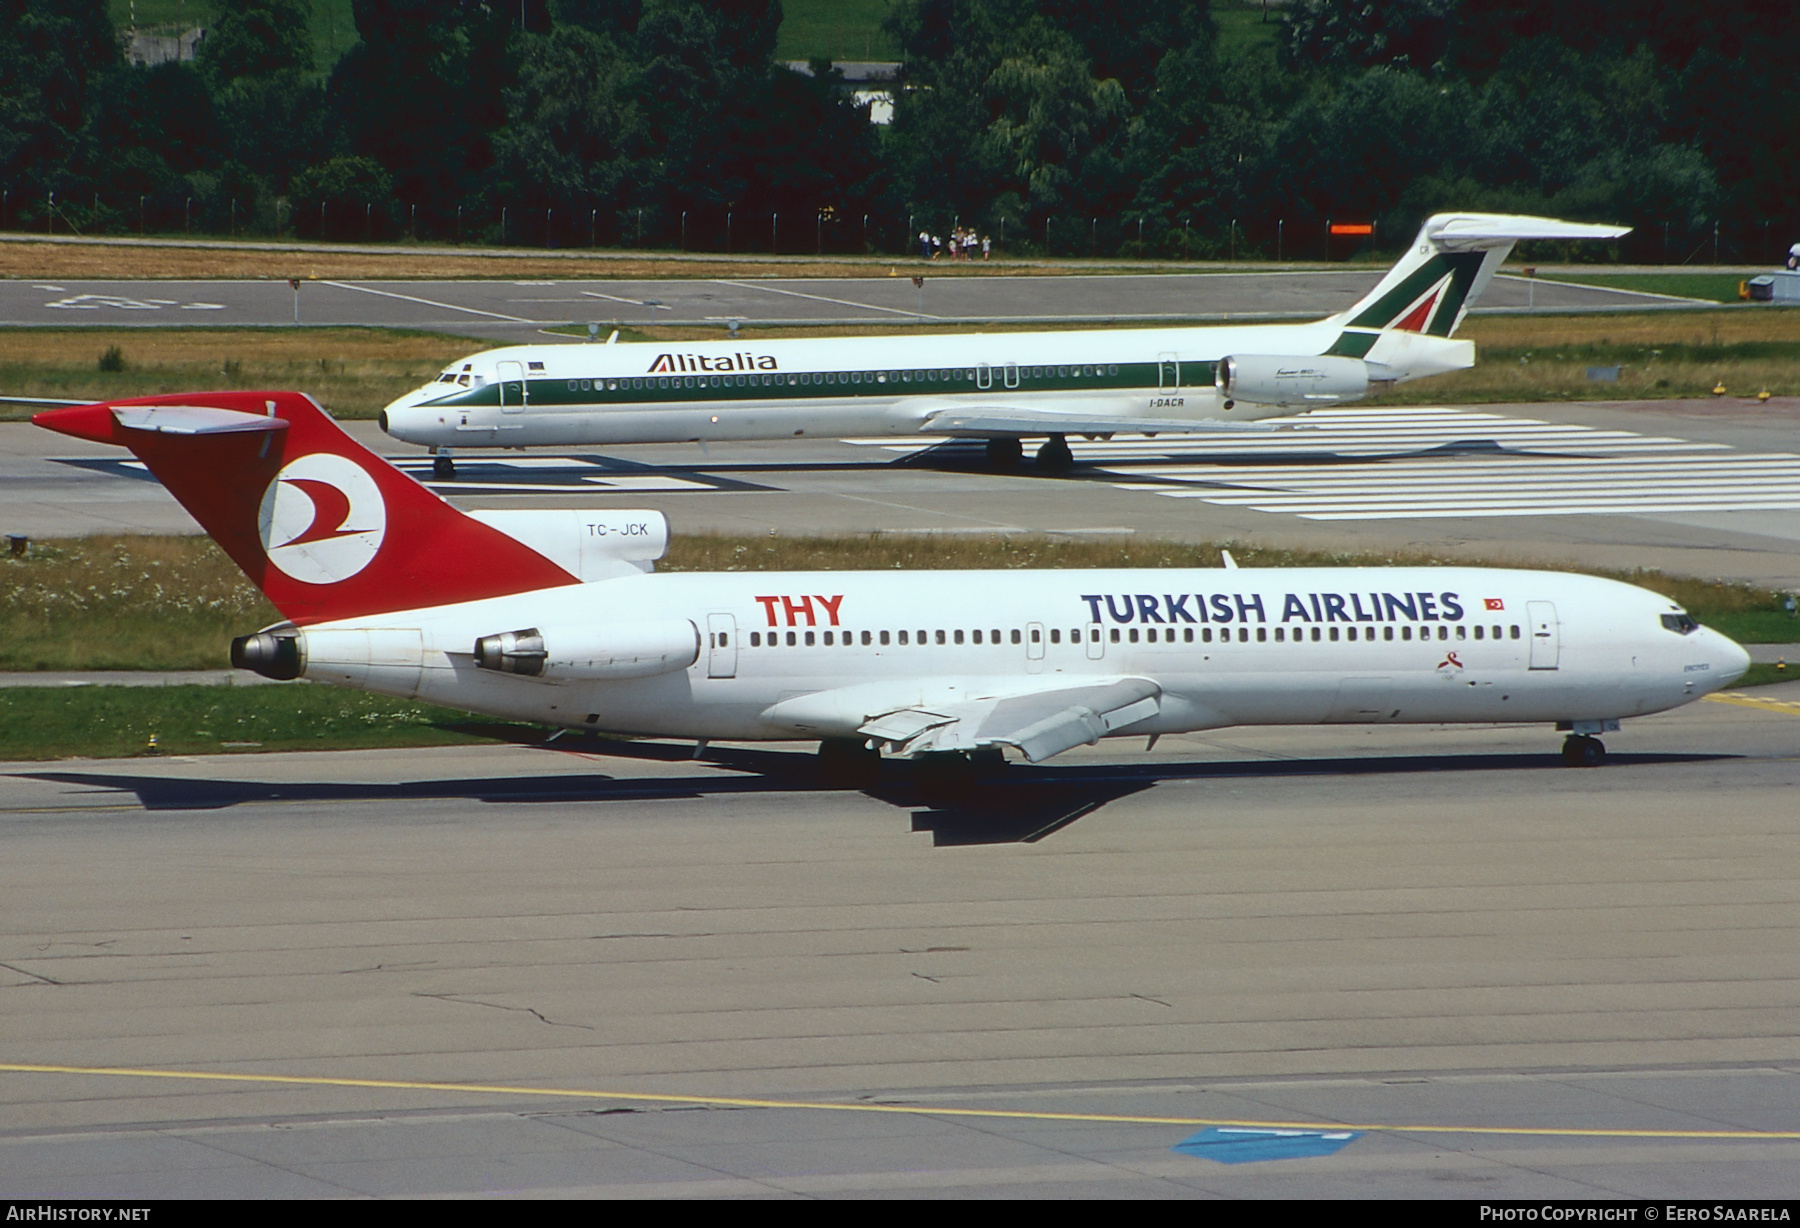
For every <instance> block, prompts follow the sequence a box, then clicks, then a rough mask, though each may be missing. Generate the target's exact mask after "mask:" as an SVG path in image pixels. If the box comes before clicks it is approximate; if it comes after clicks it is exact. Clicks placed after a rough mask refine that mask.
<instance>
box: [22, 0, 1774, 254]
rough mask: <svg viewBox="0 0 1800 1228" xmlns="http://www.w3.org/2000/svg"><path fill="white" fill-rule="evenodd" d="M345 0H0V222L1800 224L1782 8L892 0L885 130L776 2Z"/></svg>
mask: <svg viewBox="0 0 1800 1228" xmlns="http://www.w3.org/2000/svg"><path fill="white" fill-rule="evenodd" d="M353 9H354V14H355V21H356V27H357V33H358V35H359V41H358V42H357V43H356V44H355V46H354V47H353V49H352V50H351V51H350V52H348V53H347V54H345V55H344V56H343V57H342V58H341V59H339V60H338V61H337V62H336V63H335V64H329V65H327V64H317V63H314V61H313V55H314V51H313V43H312V40H311V34H310V30H309V21H310V19H311V4H310V3H309V0H217V2H216V4H215V13H214V16H213V20H212V23H211V25H210V27H209V29H208V31H207V35H206V38H205V40H204V41H203V42H202V44H201V50H200V53H199V56H198V58H197V59H196V60H195V61H194V62H192V63H187V64H165V65H160V66H157V67H154V68H144V67H139V66H134V65H131V64H128V63H127V62H126V60H125V58H124V56H123V54H122V51H121V47H120V43H119V40H118V37H117V34H116V32H115V31H114V29H113V28H112V26H111V25H110V23H109V22H108V20H107V12H106V5H105V3H104V0H0V190H3V191H4V193H5V196H4V210H3V216H0V225H6V226H11V227H21V228H36V227H42V228H45V229H49V230H58V229H61V230H81V231H89V230H134V229H137V228H138V227H140V226H142V227H144V228H146V229H155V230H165V231H166V230H171V229H178V228H181V227H192V228H195V229H205V230H210V231H223V230H225V229H226V228H228V227H235V228H237V229H239V230H244V229H256V230H260V231H284V232H294V233H298V234H300V235H303V236H309V237H310V236H326V237H334V238H346V237H357V238H360V237H363V236H365V235H367V236H369V237H372V238H394V237H398V236H400V235H403V234H408V233H416V234H417V235H418V236H419V237H421V238H428V239H439V240H441V239H447V238H452V237H460V238H463V239H469V240H478V239H485V240H490V241H491V240H496V239H498V238H500V236H501V233H502V227H504V233H505V238H506V239H507V241H509V242H528V243H543V244H559V245H566V244H586V243H590V242H591V243H599V244H606V245H617V244H635V243H639V242H642V243H645V244H656V245H670V244H673V243H675V242H679V241H683V240H684V239H685V240H686V241H687V242H688V243H689V244H690V245H691V246H697V247H713V248H719V247H723V246H725V245H727V243H729V244H730V245H731V246H733V247H735V248H738V249H743V250H750V249H756V250H768V249H770V248H771V247H779V248H780V249H781V250H788V251H795V250H807V249H810V248H811V247H813V246H814V245H819V246H825V247H829V248H832V249H835V250H858V249H860V248H861V247H862V245H863V244H864V242H865V234H866V241H867V242H869V243H870V244H871V245H872V246H875V247H879V248H884V249H894V248H898V247H901V246H903V245H904V244H906V243H908V242H909V241H910V237H911V236H912V235H914V234H916V232H917V230H918V229H921V228H923V229H930V230H934V231H938V232H941V231H942V230H944V229H945V228H947V227H949V226H951V225H952V224H955V223H958V222H960V223H962V224H964V225H968V226H973V227H976V228H977V229H980V230H982V231H984V232H986V233H989V234H992V235H994V236H995V237H997V238H998V237H1000V236H1001V235H1002V234H1004V236H1005V238H1006V240H1007V245H1008V246H1009V247H1012V248H1014V249H1019V248H1032V249H1040V250H1041V249H1043V248H1045V247H1048V248H1049V249H1050V250H1052V251H1056V252H1059V253H1086V252H1088V251H1102V252H1113V251H1125V252H1137V251H1144V252H1167V253H1177V254H1181V253H1185V254H1207V253H1218V252H1223V251H1226V250H1238V251H1245V250H1260V251H1264V252H1269V253H1271V254H1272V253H1273V250H1274V246H1275V243H1276V242H1277V241H1278V240H1277V235H1278V234H1280V235H1291V236H1294V237H1295V241H1294V242H1292V243H1289V244H1288V246H1287V247H1286V248H1285V250H1284V254H1289V255H1318V254H1323V252H1324V250H1325V249H1324V248H1322V247H1321V246H1319V244H1318V243H1317V242H1316V241H1315V239H1314V238H1311V237H1305V236H1318V235H1319V234H1321V233H1322V228H1323V225H1324V223H1325V221H1326V220H1327V219H1354V220H1360V221H1375V222H1377V224H1378V227H1379V229H1380V232H1381V233H1383V234H1385V235H1389V236H1394V237H1398V236H1399V235H1400V234H1401V233H1403V232H1404V231H1406V230H1408V229H1410V228H1411V227H1412V226H1413V225H1416V224H1417V222H1418V220H1419V219H1420V218H1421V217H1422V216H1423V215H1425V214H1426V213H1428V212H1430V211H1432V210H1435V209H1441V208H1457V207H1462V208H1469V207H1479V208H1493V209H1508V210H1517V211H1533V212H1547V213H1554V214H1559V215H1564V216H1570V217H1578V218H1595V219H1607V220H1619V221H1624V222H1627V223H1631V224H1634V225H1637V226H1639V227H1640V228H1641V229H1642V232H1643V234H1642V235H1641V236H1639V237H1637V238H1634V240H1633V241H1632V242H1631V243H1630V244H1628V245H1627V254H1634V255H1636V256H1638V257H1639V258H1650V259H1655V258H1658V257H1659V256H1660V255H1663V254H1666V255H1668V256H1670V257H1671V258H1676V259H1679V258H1681V257H1682V256H1684V255H1686V254H1688V252H1689V251H1690V250H1691V249H1692V246H1693V243H1694V240H1695V237H1696V236H1700V235H1705V234H1708V233H1710V231H1711V228H1712V227H1713V226H1715V225H1717V226H1720V227H1722V228H1723V229H1724V231H1725V232H1726V233H1727V234H1728V235H1729V236H1731V239H1730V242H1732V243H1735V244H1736V250H1737V251H1739V253H1740V254H1741V255H1744V256H1748V255H1749V254H1750V251H1749V249H1750V247H1751V246H1753V244H1752V237H1753V236H1754V235H1756V234H1758V233H1759V232H1760V231H1759V228H1760V227H1762V226H1764V225H1765V224H1768V225H1773V226H1774V227H1775V228H1776V229H1775V232H1774V237H1775V238H1781V237H1782V236H1783V235H1785V233H1786V230H1787V228H1788V227H1790V226H1795V225H1800V208H1797V207H1796V206H1795V205H1794V204H1792V203H1790V202H1792V201H1793V200H1794V199H1795V192H1794V189H1795V188H1796V187H1797V186H1800V184H1796V183H1795V180H1796V178H1797V177H1800V169H1796V168H1795V167H1794V165H1793V159H1791V158H1790V157H1789V156H1788V150H1787V144H1788V134H1789V133H1791V132H1793V131H1796V130H1797V126H1800V85H1796V84H1795V83H1794V81H1793V79H1792V74H1791V73H1788V72H1786V71H1785V70H1784V69H1783V67H1782V61H1781V57H1780V56H1779V54H1770V51H1771V50H1772V49H1781V48H1785V47H1787V46H1790V45H1793V43H1794V41H1795V37H1796V35H1800V6H1794V5H1792V4H1791V3H1787V2H1777V0H1740V3H1738V4H1735V5H1730V6H1718V5H1708V4H1704V3H1701V2H1700V0H1561V2H1558V3H1551V2H1550V0H1392V2H1390V3H1382V4H1370V3H1368V2H1367V0H1295V2H1294V3H1293V4H1291V5H1289V6H1288V7H1287V8H1286V9H1285V10H1284V12H1283V15H1282V17H1281V25H1280V29H1279V31H1278V36H1277V37H1276V38H1275V39H1273V40H1271V41H1267V42H1264V43H1259V44H1253V45H1252V47H1251V49H1249V50H1246V49H1245V48H1244V46H1243V45H1241V44H1239V45H1236V47H1235V49H1234V50H1231V51H1222V50H1221V43H1220V38H1219V28H1218V26H1217V24H1216V22H1215V21H1214V17H1213V14H1212V13H1211V11H1210V9H1209V3H1208V0H1139V2H1138V3H1137V4H1134V5H1133V6H1132V7H1131V9H1130V11H1129V12H1128V13H1124V12H1122V11H1121V10H1120V9H1119V7H1118V6H1117V5H1116V4H1113V3H1103V2H1102V0H896V2H895V5H894V8H893V10H892V15H891V17H890V20H889V29H890V31H891V32H892V33H893V35H894V36H895V38H896V39H897V41H898V42H899V44H900V45H901V47H902V48H903V50H904V57H905V62H904V64H903V67H902V75H901V79H900V81H899V82H898V85H897V89H896V96H895V115H894V122H893V123H892V124H891V125H887V126H877V125H871V124H870V123H869V122H868V112H867V110H866V108H862V107H858V106H857V105H856V104H855V101H854V98H853V96H852V93H851V90H850V88H849V87H848V86H847V85H846V83H844V82H843V81H842V80H841V78H839V77H838V76H837V75H836V74H835V72H834V71H833V70H832V69H831V68H830V66H829V65H826V64H822V63H821V64H814V65H812V66H811V69H810V71H809V72H795V71H792V70H790V69H789V68H788V67H786V66H784V65H782V64H779V63H777V62H776V61H775V59H774V56H775V45H776V37H777V33H778V31H779V28H780V24H781V18H782V12H781V6H780V3H779V0H527V2H526V3H523V4H521V3H518V2H517V0H506V2H504V3H503V2H501V0H355V2H354V5H353ZM865 217H867V218H869V219H871V220H870V222H869V225H868V230H867V231H866V232H865V230H864V227H863V219H864V218H865ZM909 223H910V225H909ZM1664 233H1668V234H1670V235H1671V236H1672V237H1671V239H1670V241H1669V246H1670V247H1671V248H1680V250H1671V251H1667V252H1660V253H1659V252H1658V251H1657V250H1656V244H1657V243H1659V242H1660V241H1661V236H1662V234H1664ZM1649 236H1654V237H1655V241H1654V242H1653V240H1652V238H1651V237H1649ZM1646 245H1648V246H1646Z"/></svg>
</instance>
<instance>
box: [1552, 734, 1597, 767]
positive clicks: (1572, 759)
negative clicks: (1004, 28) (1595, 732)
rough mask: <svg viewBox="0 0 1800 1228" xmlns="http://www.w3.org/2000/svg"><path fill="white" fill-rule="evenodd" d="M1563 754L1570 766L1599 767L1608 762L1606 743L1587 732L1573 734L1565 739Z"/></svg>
mask: <svg viewBox="0 0 1800 1228" xmlns="http://www.w3.org/2000/svg"><path fill="white" fill-rule="evenodd" d="M1562 756H1563V762H1564V763H1566V764H1568V765H1569V766H1570V767H1599V766H1600V765H1601V764H1602V763H1605V762H1606V743H1604V742H1602V741H1601V740H1600V739H1599V738H1595V737H1589V736H1588V735H1587V734H1571V735H1570V736H1569V737H1567V738H1564V739H1563V747H1562Z"/></svg>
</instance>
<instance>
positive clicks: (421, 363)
mask: <svg viewBox="0 0 1800 1228" xmlns="http://www.w3.org/2000/svg"><path fill="white" fill-rule="evenodd" d="M480 348H482V345H481V343H480V342H478V341H471V340H470V339H469V338H467V337H452V336H447V335H445V334H441V333H422V332H413V331H410V330H406V329H388V328H309V329H300V328H255V329H252V328H218V329H213V328H80V329H75V328H58V329H50V328H27V329H7V330H0V391H4V392H5V393H6V395H8V396H16V397H54V398H57V399H60V400H87V401H104V400H113V399H123V398H126V397H146V396H156V395H159V394H162V393H170V392H206V391H213V390H225V389H234V388H293V389H297V390H299V391H301V392H307V393H310V394H312V396H313V397H314V398H316V399H317V400H318V401H319V403H320V404H322V405H323V406H325V408H326V409H328V410H330V411H331V413H333V414H334V415H336V416H337V417H339V418H346V419H349V418H373V417H374V416H375V415H376V414H377V413H378V412H380V410H381V408H382V407H383V406H384V405H386V404H388V402H390V401H392V400H393V399H394V398H395V397H397V396H399V395H401V394H402V393H405V392H410V391H412V390H413V389H414V388H417V387H418V386H419V385H421V384H423V383H424V382H425V381H426V380H427V379H430V378H431V377H432V376H434V375H436V374H437V373H438V371H440V370H442V369H443V367H445V366H446V365H447V364H449V363H450V362H451V361H453V360H455V359H457V358H460V357H462V356H464V355H466V354H470V353H473V352H475V351H476V350H479V349H480ZM35 408H36V407H34V406H29V405H4V406H0V419H13V420H19V419H24V418H28V417H30V416H31V414H32V412H33V411H34V409H35Z"/></svg>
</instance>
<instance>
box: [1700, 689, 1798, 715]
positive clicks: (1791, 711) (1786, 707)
mask: <svg viewBox="0 0 1800 1228" xmlns="http://www.w3.org/2000/svg"><path fill="white" fill-rule="evenodd" d="M1705 698H1706V699H1708V700H1710V701H1711V702H1713V703H1715V704H1736V705H1737V706H1738V707H1740V708H1760V709H1761V710H1762V711H1764V712H1778V713H1780V714H1782V715H1783V716H1800V700H1793V699H1764V698H1763V697H1762V696H1761V695H1746V694H1744V693H1743V692H1742V691H1720V692H1719V693H1718V694H1717V695H1708V696H1705Z"/></svg>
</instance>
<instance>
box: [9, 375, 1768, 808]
mask: <svg viewBox="0 0 1800 1228" xmlns="http://www.w3.org/2000/svg"><path fill="white" fill-rule="evenodd" d="M33 420H34V421H35V422H37V423H38V425H40V426H44V427H48V428H50V429H51V430H55V431H61V432H62V433H64V434H67V435H73V436H75V437H77V438H81V439H88V440H95V441H99V442H104V443H114V444H121V445H123V446H125V447H127V448H129V449H131V451H132V452H134V453H135V454H136V455H137V456H138V457H139V458H141V459H142V460H143V461H144V463H145V464H146V465H147V466H148V467H149V469H150V471H151V472H152V473H153V474H155V475H156V477H158V478H159V479H161V481H162V482H163V483H164V485H166V486H167V487H168V488H169V490H170V492H171V493H172V494H173V495H174V496H175V497H176V498H177V499H178V500H180V502H181V504H182V506H183V507H185V508H187V510H188V511H189V512H190V513H192V514H193V516H194V517H195V519H197V520H198V521H199V522H200V524H201V526H202V527H203V528H205V530H206V531H207V532H208V533H210V534H211V535H212V536H213V537H214V538H215V539H216V540H217V541H218V542H219V544H220V545H221V546H223V547H224V549H225V551H226V552H227V553H228V554H229V555H230V556H231V557H232V559H233V560H235V561H236V562H237V564H238V565H239V566H240V567H242V568H243V570H244V572H245V573H246V574H247V575H248V576H249V577H250V578H251V579H252V580H253V581H255V582H256V583H257V584H258V585H259V586H260V587H261V588H262V590H263V591H264V592H265V593H266V594H268V596H269V599H270V600H271V601H272V602H274V604H275V606H276V607H277V608H278V609H279V610H280V611H281V612H282V614H283V615H285V616H286V618H287V620H288V621H286V622H284V623H281V624H280V625H277V626H274V627H270V628H267V629H265V630H263V631H260V632H257V633H255V634H252V635H246V636H243V637H240V638H239V639H237V640H235V641H234V642H233V644H232V660H233V662H234V663H235V664H237V665H238V666H240V667H242V668H246V669H253V670H255V671H257V672H258V673H261V674H264V675H266V676H268V677H272V678H309V679H313V680H315V681H318V682H324V683H329V684H332V685H337V686H348V687H355V688H360V689H363V690H369V691H376V692H380V693H382V694H386V695H395V696H401V697H406V698H412V697H417V698H419V699H424V700H429V701H431V702H434V703H440V704H447V705H450V706H453V707H457V708H464V709H468V710H470V711H474V712H483V713H489V714H492V715H495V716H502V717H507V718H512V719H517V720H523V721H533V722H541V723H543V724H547V725H555V726H561V727H565V728H572V729H588V730H596V731H605V732H611V733H632V734H645V735H652V736H661V737H670V738H683V739H699V740H702V741H704V740H708V739H733V740H745V741H757V740H796V739H806V740H813V739H816V740H818V741H819V742H820V744H821V745H820V754H821V758H822V759H823V760H824V761H825V763H826V765H828V766H829V767H830V768H831V769H832V770H833V772H834V773H836V774H837V776H838V777H839V778H840V779H849V780H855V779H858V778H866V773H867V772H868V771H869V769H870V767H871V766H872V765H873V764H875V763H877V762H878V761H879V757H880V755H881V754H882V753H883V752H884V751H885V752H886V753H889V754H897V755H906V756H910V757H912V758H913V759H914V760H915V761H916V762H917V763H918V765H920V767H921V770H922V772H923V775H924V776H925V778H927V779H930V778H934V777H935V778H936V779H940V780H941V779H945V778H954V777H955V776H956V775H957V774H958V773H961V772H966V771H968V770H970V769H971V765H972V764H978V763H983V762H985V763H986V764H988V765H990V766H992V765H994V764H996V763H997V762H998V761H1000V760H1002V759H1003V757H1004V756H1006V755H1008V754H1011V755H1015V756H1019V757H1022V758H1024V759H1026V760H1028V761H1030V762H1033V763H1037V762H1041V761H1043V760H1045V759H1048V758H1050V757H1051V756H1053V755H1056V754H1059V753H1061V752H1062V751H1065V750H1069V749H1071V748H1072V747H1076V746H1081V745H1085V744H1092V743H1095V742H1097V741H1098V740H1099V739H1101V738H1105V737H1140V736H1144V737H1150V738H1154V737H1156V736H1157V735H1160V734H1172V733H1183V732H1189V731H1193V730H1201V729H1217V728H1220V727H1223V726H1227V725H1272V724H1390V723H1405V722H1428V723H1434V724H1435V723H1441V722H1464V723H1490V722H1502V721H1504V722H1508V723H1518V722H1541V723H1543V724H1544V725H1546V726H1554V727H1556V728H1558V729H1562V730H1566V731H1568V733H1569V734H1570V736H1569V738H1568V740H1567V741H1566V742H1565V743H1564V745H1563V754H1564V756H1565V758H1566V759H1567V761H1568V762H1569V763H1571V764H1574V765H1592V764H1594V763H1597V762H1599V760H1600V758H1601V756H1602V754H1603V748H1602V746H1601V744H1600V742H1599V740H1598V739H1597V738H1596V737H1595V736H1594V735H1596V734H1599V733H1602V732H1605V731H1608V730H1612V729H1616V728H1618V723H1619V721H1621V720H1622V719H1625V718H1627V717H1634V716H1642V715H1644V714H1647V713H1651V712H1659V711H1662V710H1664V709H1667V708H1673V707H1676V706H1678V705H1680V704H1685V703H1688V702H1690V701H1692V700H1695V699H1698V698H1700V697H1701V696H1703V695H1706V694H1708V693H1709V692H1712V691H1715V690H1718V689H1719V688H1720V687H1723V686H1726V685H1728V684H1730V683H1731V682H1733V681H1735V680H1736V679H1737V678H1738V677H1739V676H1740V675H1741V674H1742V673H1743V672H1744V670H1745V669H1746V668H1747V666H1748V663H1749V658H1748V657H1747V655H1746V654H1745V652H1744V650H1743V649H1742V648H1740V647H1738V646H1737V645H1736V644H1734V643H1732V642H1731V641H1730V640H1729V639H1726V638H1725V637H1724V636H1722V635H1719V634H1718V633H1716V632H1714V631H1710V630H1708V629H1706V628H1704V627H1700V626H1698V625H1697V624H1696V623H1695V622H1694V620H1693V619H1692V618H1690V617H1689V616H1688V615H1687V614H1686V613H1685V612H1684V611H1683V610H1682V609H1681V608H1680V607H1679V606H1677V605H1675V604H1673V603H1672V602H1670V601H1669V600H1668V599H1667V598H1665V597H1661V596H1658V595H1657V594H1655V593H1651V592H1647V591H1645V590H1644V589H1640V588H1634V587H1632V586H1630V585H1627V584H1620V583H1617V582H1615V581H1611V580H1601V579H1595V578H1592V577H1586V576H1576V575H1566V574H1562V573H1552V572H1536V571H1496V570H1484V569H1477V568H1467V567H1450V568H1423V567H1398V568H1391V567H1376V568H1308V569H1297V570H1289V569H1273V568H1272V569H1266V570H1265V569H1255V570H1248V569H1220V570H1204V571H1175V570H1154V571H1006V572H970V571H930V572H911V573H899V572H796V573H780V572H761V573H743V572H734V573H718V574H692V573H688V574H664V575H658V574H654V572H653V571H652V565H653V560H654V559H655V558H657V557H659V556H660V554H661V553H662V550H663V548H664V546H665V544H666V541H667V526H666V524H665V523H664V521H663V518H662V517H661V516H660V515H658V514H657V513H655V512H617V511H608V512H580V511H508V512H487V513H482V512H478V513H472V514H464V513H462V512H460V511H458V510H457V509H455V508H454V507H452V506H451V505H450V504H448V503H446V502H445V501H443V500H442V499H439V498H438V497H437V496H436V495H434V494H432V493H431V492H430V491H428V490H426V489H425V488H424V487H422V486H420V485H419V484H418V483H416V482H414V481H413V480H412V479H411V478H409V477H407V476H405V475H404V474H402V473H401V472H399V471H398V470H397V469H395V468H394V467H393V466H392V465H390V464H388V463H387V462H386V461H384V460H382V459H381V458H380V457H378V456H376V455H374V454H373V453H371V452H369V451H368V450H366V449H364V448H363V447H361V446H360V445H359V444H357V443H356V442H355V441H354V440H352V439H351V438H350V437H349V436H348V435H346V434H345V433H344V432H343V430H342V429H341V428H339V427H338V426H337V424H336V423H334V422H333V421H332V420H331V419H330V418H329V417H328V416H326V414H325V413H324V412H323V411H322V410H320V409H319V407H318V406H317V405H316V404H315V403H314V402H313V401H312V400H311V398H309V397H306V396H303V395H300V394H297V393H285V392H269V393H263V392H237V393H201V394H194V395H190V396H183V397H172V396H163V397H150V398H145V399H142V400H135V401H119V402H112V403H103V404H95V405H88V406H78V407H72V408H65V409H56V410H49V411H46V412H44V413H40V414H38V415H37V416H36V417H35V418H34V419H33Z"/></svg>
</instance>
